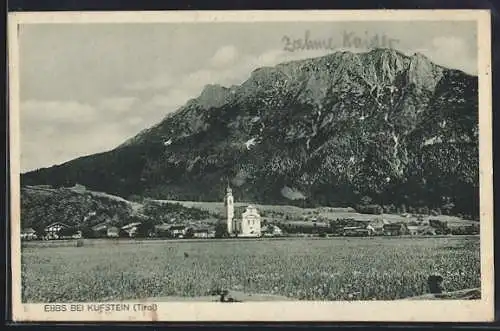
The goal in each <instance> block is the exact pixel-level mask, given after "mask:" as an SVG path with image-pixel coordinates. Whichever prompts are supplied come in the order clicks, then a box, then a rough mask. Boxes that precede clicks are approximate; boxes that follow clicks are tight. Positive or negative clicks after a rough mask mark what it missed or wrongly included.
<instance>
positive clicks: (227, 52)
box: [210, 45, 238, 67]
mask: <svg viewBox="0 0 500 331" xmlns="http://www.w3.org/2000/svg"><path fill="white" fill-rule="evenodd" d="M237 58H238V50H237V49H236V47H234V46H232V45H231V46H223V47H221V48H219V49H218V50H217V51H216V52H215V54H214V56H213V57H212V58H211V59H210V64H211V65H212V66H214V67H222V66H226V65H231V64H232V63H234V62H235V61H236V59H237Z"/></svg>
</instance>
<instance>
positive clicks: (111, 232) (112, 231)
mask: <svg viewBox="0 0 500 331" xmlns="http://www.w3.org/2000/svg"><path fill="white" fill-rule="evenodd" d="M119 236H120V229H118V228H117V227H116V226H110V227H108V228H107V229H106V237H108V238H118V237H119Z"/></svg>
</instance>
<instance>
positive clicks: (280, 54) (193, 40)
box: [19, 21, 477, 172]
mask: <svg viewBox="0 0 500 331" xmlns="http://www.w3.org/2000/svg"><path fill="white" fill-rule="evenodd" d="M476 31H477V30H476V23H475V22H465V21H462V22H451V21H449V22H447V21H439V22H425V21H418V22H396V21H394V22H359V21H358V22H274V23H272V22H270V23H261V22H259V23H227V22H224V23H223V22H220V23H187V24H186V23H114V24H104V23H99V24H95V23H93V24H88V23H80V24H24V25H22V26H21V27H20V30H19V47H20V48H19V61H20V62H19V63H20V65H19V68H20V69H19V70H20V72H19V74H20V98H21V100H20V102H21V103H20V126H21V171H22V172H26V171H29V170H34V169H38V168H42V167H49V166H52V165H54V164H60V163H63V162H66V161H69V160H71V159H74V158H77V157H80V156H84V155H89V154H93V153H98V152H103V151H107V150H110V149H113V148H115V147H116V146H118V145H120V144H121V143H122V142H124V141H125V140H127V139H128V138H131V137H132V136H134V135H136V134H137V133H138V132H139V131H141V130H143V129H145V128H148V127H151V126H152V125H154V124H156V123H158V122H160V121H161V120H162V119H163V118H164V117H165V116H166V115H167V114H169V113H171V112H174V111H175V110H177V109H178V108H179V107H180V106H182V105H183V104H185V103H186V101H188V100H189V99H192V98H195V97H197V96H198V95H199V94H200V93H201V91H202V89H203V87H204V86H205V85H206V84H221V85H223V86H230V85H233V84H241V83H242V82H243V81H245V80H246V79H247V78H248V77H249V75H250V73H251V71H252V70H254V69H256V68H258V67H261V66H270V65H275V64H278V63H281V62H286V61H290V60H296V59H303V58H310V57H315V56H322V55H326V54H329V53H333V52H335V51H337V50H351V51H355V52H362V51H367V50H368V49H369V48H370V47H367V45H368V44H367V42H365V41H367V40H374V39H373V38H378V40H379V43H378V45H379V46H380V47H394V48H396V49H398V50H400V51H402V52H404V53H406V54H409V55H411V54H413V53H415V52H420V53H422V54H424V55H426V56H427V57H429V58H430V59H431V60H432V61H433V62H434V63H436V64H439V65H443V66H446V67H449V68H453V69H459V70H462V71H464V72H466V73H469V74H477V38H476ZM306 35H307V36H308V37H307V38H308V39H309V40H324V41H325V42H326V43H327V42H328V40H330V41H329V47H328V48H323V49H315V50H305V49H300V48H299V49H298V48H294V47H293V46H290V45H293V41H294V40H299V39H300V40H304V39H305V38H306ZM383 40H385V41H386V42H385V43H383V42H382V41H383ZM289 41H290V43H289Z"/></svg>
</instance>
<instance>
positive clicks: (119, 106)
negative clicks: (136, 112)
mask: <svg viewBox="0 0 500 331" xmlns="http://www.w3.org/2000/svg"><path fill="white" fill-rule="evenodd" d="M137 101H138V99H137V98H136V97H110V98H104V99H101V100H100V101H99V104H98V107H99V108H100V109H103V110H111V111H114V112H126V111H128V110H129V109H130V108H131V107H132V105H133V104H134V103H136V102H137Z"/></svg>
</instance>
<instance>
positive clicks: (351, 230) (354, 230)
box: [342, 226, 370, 237]
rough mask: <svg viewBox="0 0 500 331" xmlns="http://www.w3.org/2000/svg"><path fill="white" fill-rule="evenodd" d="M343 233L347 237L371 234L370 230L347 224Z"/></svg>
mask: <svg viewBox="0 0 500 331" xmlns="http://www.w3.org/2000/svg"><path fill="white" fill-rule="evenodd" d="M342 233H343V235H344V236H345V237H366V236H369V235H370V230H368V229H367V228H363V227H358V226H346V227H344V229H343V231H342Z"/></svg>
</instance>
